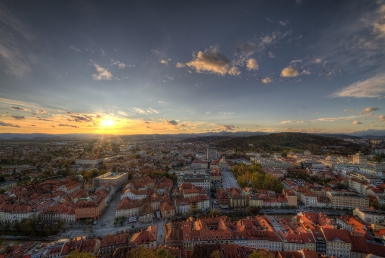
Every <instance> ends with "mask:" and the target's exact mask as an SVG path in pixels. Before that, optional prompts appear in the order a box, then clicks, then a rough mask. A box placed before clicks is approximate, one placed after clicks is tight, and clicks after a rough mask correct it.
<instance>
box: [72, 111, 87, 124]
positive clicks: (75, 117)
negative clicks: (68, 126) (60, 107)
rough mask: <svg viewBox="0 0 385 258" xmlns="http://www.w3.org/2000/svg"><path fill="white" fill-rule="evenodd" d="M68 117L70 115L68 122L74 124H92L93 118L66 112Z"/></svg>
mask: <svg viewBox="0 0 385 258" xmlns="http://www.w3.org/2000/svg"><path fill="white" fill-rule="evenodd" d="M67 114H68V115H70V117H71V118H72V119H68V121H75V122H78V123H79V122H93V117H92V116H89V115H82V114H77V115H75V114H73V113H71V112H67Z"/></svg>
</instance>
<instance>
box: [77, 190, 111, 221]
mask: <svg viewBox="0 0 385 258" xmlns="http://www.w3.org/2000/svg"><path fill="white" fill-rule="evenodd" d="M104 199H105V197H103V196H93V198H91V197H88V198H87V199H85V200H80V201H78V202H77V203H76V205H75V220H76V221H79V220H81V219H93V220H96V219H98V218H99V217H100V215H101V214H102V212H103V211H104V209H105V207H106V203H105V200H104Z"/></svg>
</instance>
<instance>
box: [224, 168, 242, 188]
mask: <svg viewBox="0 0 385 258" xmlns="http://www.w3.org/2000/svg"><path fill="white" fill-rule="evenodd" d="M221 173H222V186H223V189H224V190H226V189H227V188H230V187H233V188H238V189H241V188H240V187H239V185H238V182H237V180H236V179H235V177H234V175H233V172H231V171H228V170H223V171H221Z"/></svg>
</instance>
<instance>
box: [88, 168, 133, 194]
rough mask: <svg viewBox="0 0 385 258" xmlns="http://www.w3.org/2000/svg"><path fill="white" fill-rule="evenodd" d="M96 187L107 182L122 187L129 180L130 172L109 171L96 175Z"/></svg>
mask: <svg viewBox="0 0 385 258" xmlns="http://www.w3.org/2000/svg"><path fill="white" fill-rule="evenodd" d="M93 180H94V188H98V187H99V186H102V185H104V184H105V183H110V184H111V185H112V186H113V187H114V188H115V189H117V190H118V189H120V188H122V187H123V186H124V185H126V184H127V182H128V173H126V172H124V173H120V172H107V173H106V174H104V175H100V176H98V177H95V178H94V179H93Z"/></svg>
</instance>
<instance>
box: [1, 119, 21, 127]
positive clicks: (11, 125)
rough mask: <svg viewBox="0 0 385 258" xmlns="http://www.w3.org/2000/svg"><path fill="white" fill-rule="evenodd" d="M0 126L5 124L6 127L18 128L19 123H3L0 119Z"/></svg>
mask: <svg viewBox="0 0 385 258" xmlns="http://www.w3.org/2000/svg"><path fill="white" fill-rule="evenodd" d="M0 126H6V127H19V128H20V125H16V124H10V123H5V122H3V121H0Z"/></svg>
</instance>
